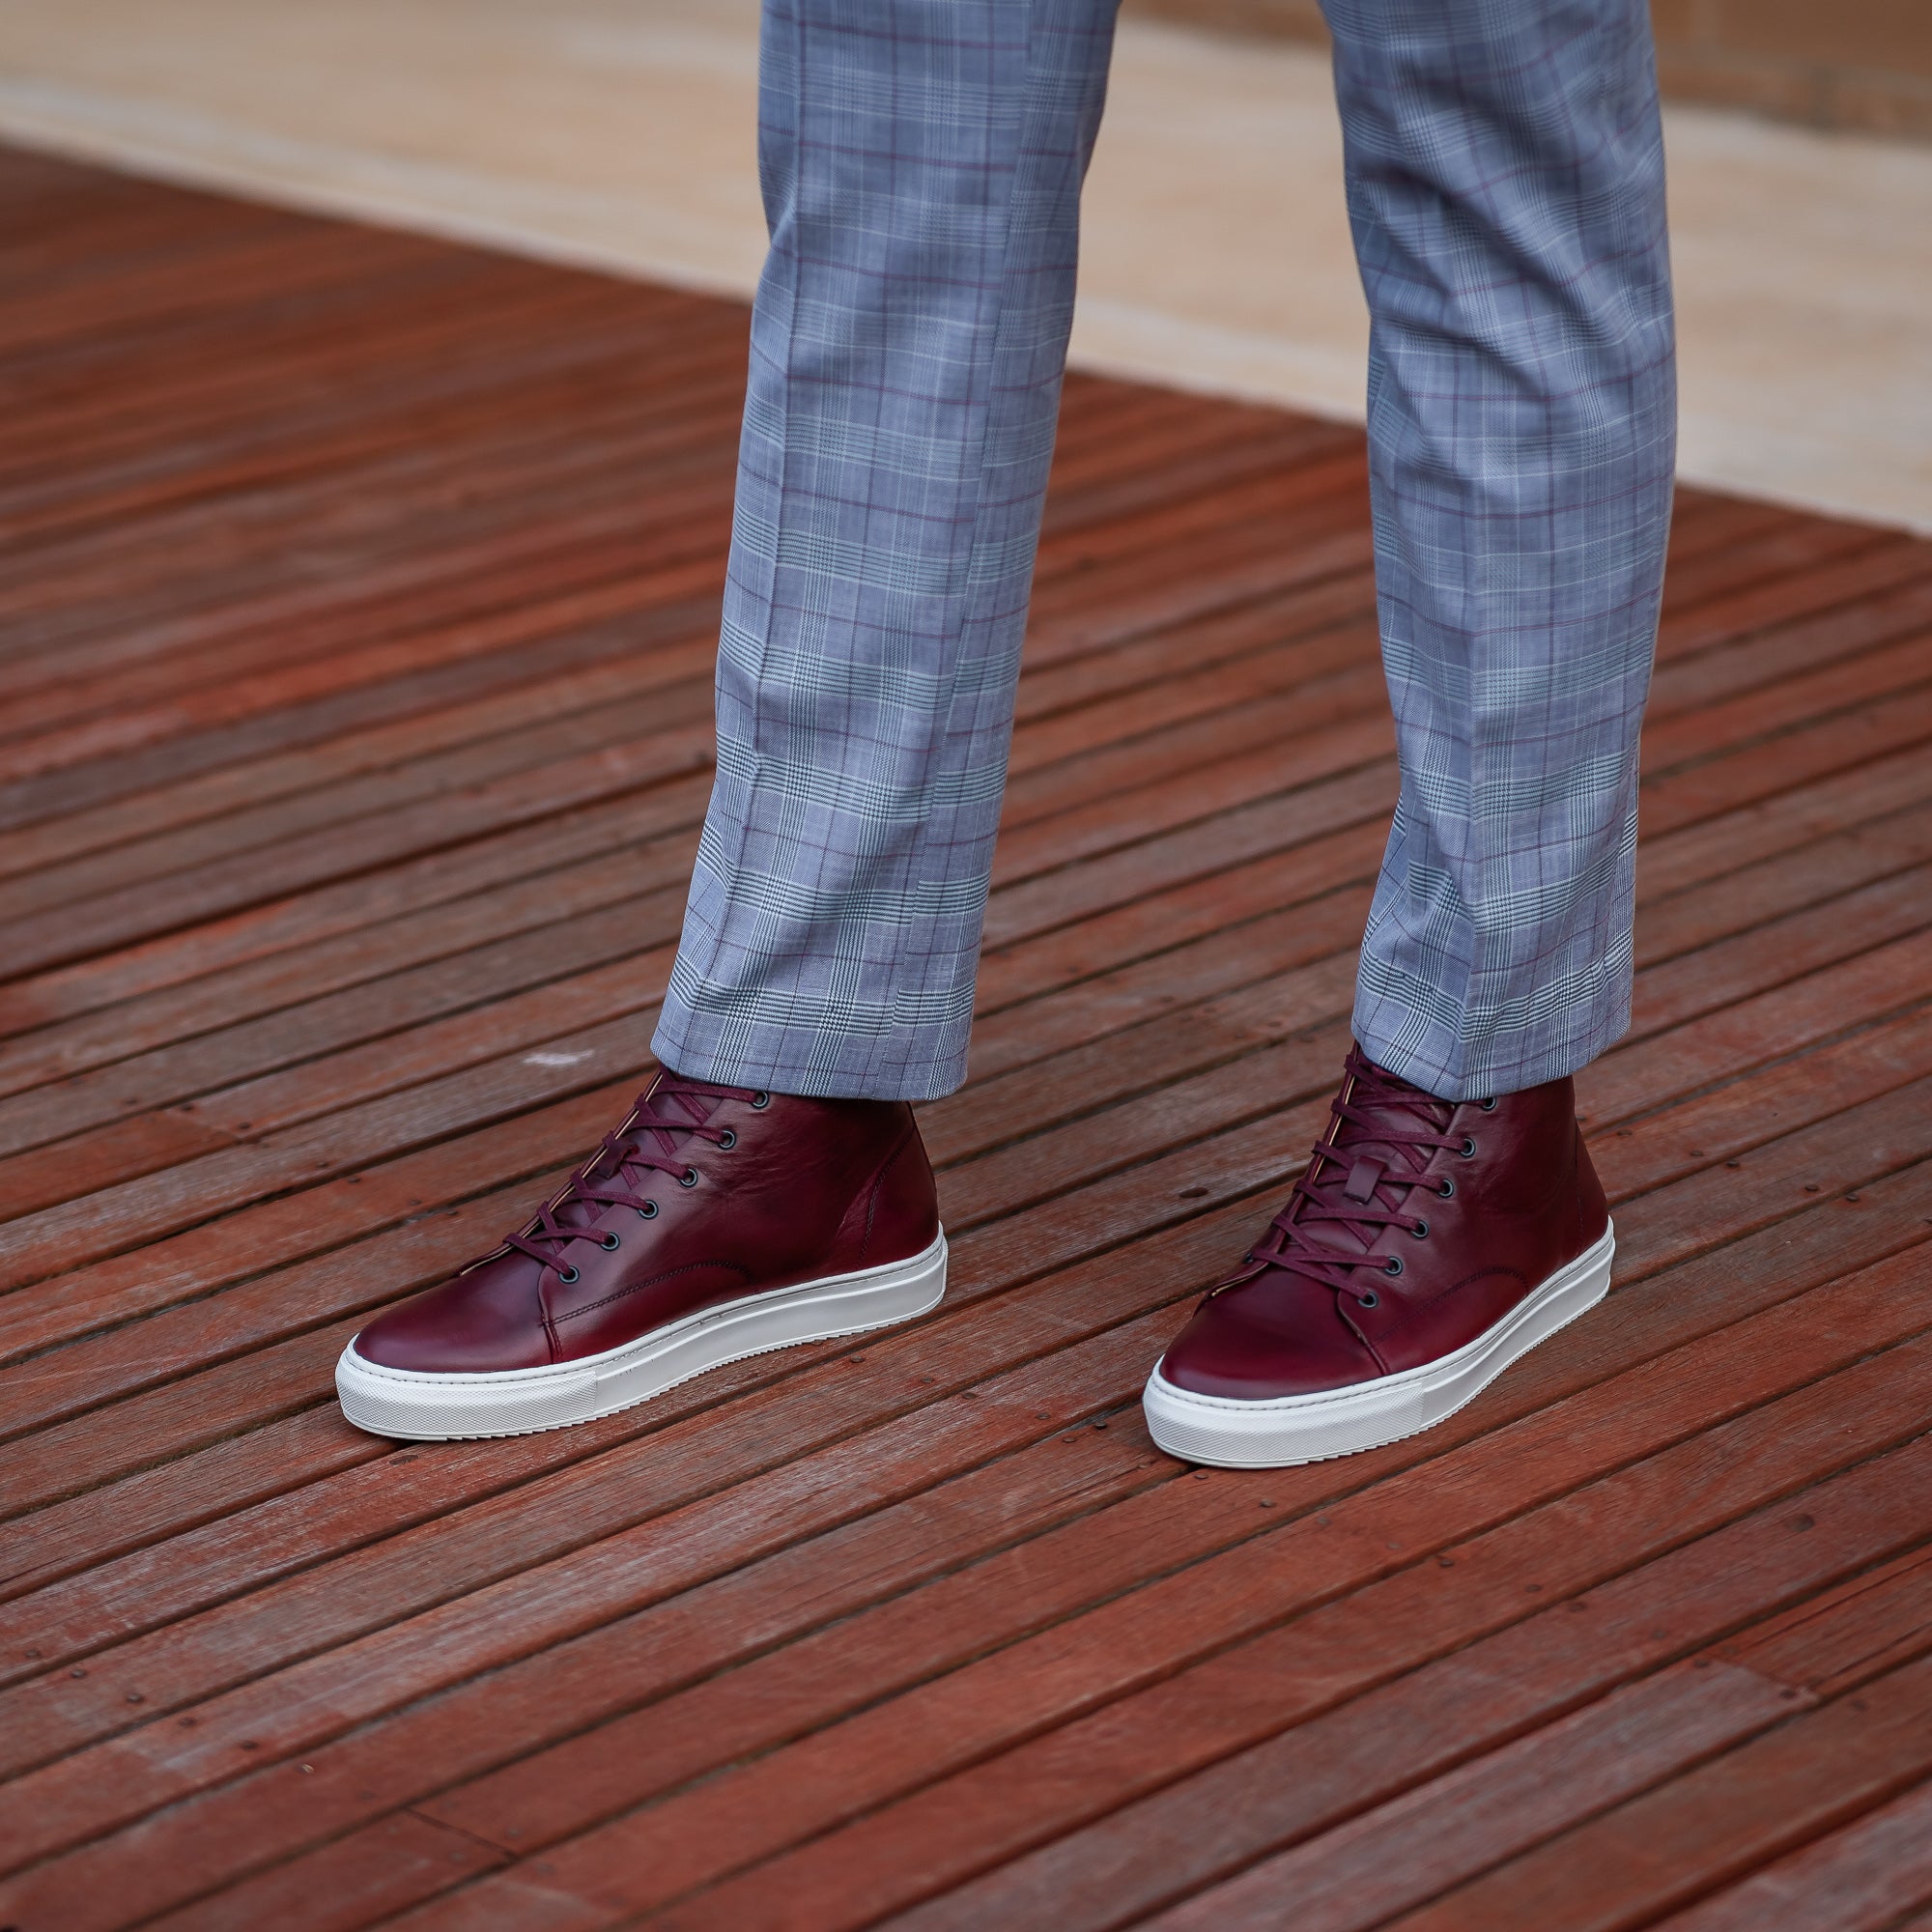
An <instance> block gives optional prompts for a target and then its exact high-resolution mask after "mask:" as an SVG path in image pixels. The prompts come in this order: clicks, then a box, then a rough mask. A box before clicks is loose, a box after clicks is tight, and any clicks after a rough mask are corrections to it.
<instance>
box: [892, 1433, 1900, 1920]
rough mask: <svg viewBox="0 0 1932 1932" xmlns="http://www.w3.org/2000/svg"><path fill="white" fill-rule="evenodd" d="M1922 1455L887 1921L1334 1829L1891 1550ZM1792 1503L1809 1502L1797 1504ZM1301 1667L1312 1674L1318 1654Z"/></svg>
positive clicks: (1143, 1901) (1032, 1903)
mask: <svg viewBox="0 0 1932 1932" xmlns="http://www.w3.org/2000/svg"><path fill="white" fill-rule="evenodd" d="M1925 1453H1926V1452H1925V1450H1924V1448H1923V1446H1922V1444H1909V1445H1907V1446H1906V1447H1904V1448H1901V1449H1899V1450H1895V1451H1893V1452H1891V1453H1890V1454H1889V1455H1888V1456H1885V1457H1881V1458H1879V1459H1878V1460H1877V1461H1875V1462H1873V1463H1866V1464H1863V1465H1861V1466H1858V1467H1854V1468H1852V1469H1849V1470H1847V1471H1846V1472H1845V1473H1843V1474H1842V1475H1839V1476H1835V1477H1832V1478H1829V1479H1828V1480H1826V1481H1825V1482H1823V1483H1821V1484H1818V1485H1816V1486H1814V1487H1812V1488H1810V1489H1807V1490H1804V1491H1802V1492H1798V1494H1797V1495H1796V1496H1794V1497H1786V1498H1782V1499H1780V1500H1779V1501H1777V1502H1776V1503H1774V1504H1772V1505H1770V1506H1768V1507H1767V1508H1764V1509H1761V1510H1759V1511H1756V1512H1754V1513H1753V1514H1751V1515H1749V1516H1747V1517H1745V1518H1743V1519H1741V1520H1739V1521H1737V1522H1735V1523H1732V1524H1730V1525H1728V1526H1727V1527H1725V1528H1723V1529H1719V1530H1718V1531H1716V1532H1714V1533H1712V1534H1710V1535H1708V1536H1704V1537H1701V1538H1697V1539H1695V1540H1693V1541H1691V1542H1690V1543H1687V1544H1685V1545H1683V1546H1681V1547H1680V1548H1676V1549H1674V1550H1672V1551H1670V1552H1668V1553H1667V1554H1665V1555H1663V1556H1661V1557H1658V1558H1656V1559H1654V1560H1652V1561H1650V1562H1648V1563H1645V1564H1642V1565H1640V1566H1638V1567H1637V1568H1635V1569H1634V1570H1630V1571H1627V1572H1625V1573H1624V1574H1623V1575H1621V1576H1618V1577H1612V1578H1610V1579H1609V1580H1607V1581H1605V1582H1604V1583H1600V1584H1598V1585H1596V1586H1595V1587H1593V1588H1591V1589H1588V1590H1585V1591H1583V1592H1582V1593H1581V1594H1579V1595H1576V1596H1572V1597H1568V1598H1566V1599H1564V1600H1562V1601H1560V1602H1555V1603H1551V1604H1548V1605H1547V1606H1545V1607H1543V1608H1541V1609H1538V1610H1536V1611H1535V1612H1533V1613H1532V1614H1531V1615H1530V1616H1529V1617H1527V1618H1526V1619H1525V1620H1524V1621H1522V1622H1520V1623H1516V1624H1513V1625H1511V1626H1509V1627H1508V1628H1506V1629H1504V1630H1502V1631H1499V1632H1497V1633H1495V1634H1492V1635H1491V1636H1489V1637H1486V1638H1483V1639H1481V1640H1479V1641H1478V1642H1476V1643H1473V1644H1470V1645H1468V1646H1467V1647H1465V1648H1463V1649H1461V1650H1457V1651H1452V1652H1450V1653H1448V1654H1447V1655H1445V1656H1443V1657H1441V1658H1439V1659H1437V1660H1436V1661H1435V1662H1432V1663H1428V1664H1425V1665H1423V1666H1422V1667H1421V1668H1420V1669H1417V1670H1412V1671H1409V1672H1407V1673H1406V1674H1403V1675H1399V1676H1396V1677H1394V1678H1392V1679H1391V1680H1389V1681H1388V1682H1387V1683H1385V1684H1382V1685H1380V1686H1379V1687H1378V1688H1377V1689H1374V1690H1369V1691H1367V1692H1366V1693H1364V1694H1360V1695H1356V1696H1352V1697H1349V1698H1347V1699H1346V1700H1345V1701H1343V1702H1341V1703H1339V1704H1336V1705H1334V1706H1332V1707H1331V1708H1329V1709H1327V1710H1326V1711H1324V1712H1323V1713H1322V1714H1321V1715H1319V1716H1316V1717H1313V1718H1310V1719H1305V1720H1304V1721H1302V1722H1301V1723H1299V1724H1296V1725H1294V1726H1293V1727H1290V1728H1287V1729H1283V1730H1280V1731H1277V1732H1275V1733H1274V1734H1272V1735H1270V1736H1268V1737H1267V1738H1265V1739H1264V1741H1263V1742H1261V1743H1259V1744H1255V1745H1252V1746H1249V1747H1247V1748H1245V1749H1243V1750H1240V1751H1237V1752H1236V1753H1234V1754H1233V1755H1230V1756H1227V1757H1223V1758H1221V1759H1219V1760H1217V1761H1215V1762H1213V1763H1211V1764H1209V1765H1208V1766H1207V1767H1206V1768H1205V1769H1203V1770H1200V1771H1197V1772H1194V1773H1192V1774H1190V1775H1189V1776H1184V1777H1181V1778H1179V1780H1177V1781H1175V1782H1173V1783H1170V1784H1166V1785H1164V1786H1162V1787H1161V1788H1158V1789H1155V1790H1153V1791H1151V1792H1150V1793H1149V1794H1148V1795H1147V1796H1146V1797H1144V1798H1140V1799H1138V1800H1136V1801H1134V1802H1133V1803H1131V1804H1127V1805H1125V1806H1123V1807H1122V1808H1121V1809H1120V1810H1119V1811H1117V1812H1114V1813H1112V1814H1110V1815H1107V1816H1103V1817H1100V1818H1097V1819H1095V1820H1094V1822H1093V1823H1092V1824H1090V1825H1087V1826H1085V1827H1083V1828H1082V1829H1080V1830H1079V1831H1077V1832H1074V1833H1068V1834H1067V1835H1065V1836H1064V1837H1062V1838H1060V1839H1058V1840H1056V1841H1054V1842H1051V1843H1049V1844H1046V1845H1043V1846H1041V1847H1040V1848H1039V1849H1038V1850H1037V1851H1035V1852H1032V1853H1029V1854H1027V1855H1025V1856H1024V1857H1022V1858H1019V1859H1017V1860H1014V1861H1010V1862H1009V1863H1007V1864H1006V1865H1004V1866H1001V1867H999V1868H996V1869H995V1870H993V1871H990V1872H988V1873H987V1874H986V1875H985V1876H984V1877H982V1878H980V1879H978V1880H975V1881H973V1882H971V1883H969V1884H967V1885H964V1886H961V1887H959V1888H957V1889H954V1890H952V1891H951V1892H948V1893H946V1894H943V1895H942V1896H940V1897H938V1898H936V1899H934V1900H933V1901H931V1902H930V1903H929V1904H927V1905H924V1906H922V1907H918V1908H915V1909H914V1910H913V1911H911V1912H909V1913H906V1914H904V1915H901V1916H900V1917H899V1918H897V1919H895V1923H902V1924H903V1925H904V1926H905V1927H906V1928H907V1932H964V1928H967V1927H970V1926H974V1925H984V1924H1027V1923H1029V1922H1032V1921H1033V1920H1034V1919H1035V1918H1039V1917H1041V1916H1043V1915H1046V1914H1052V1915H1054V1916H1055V1918H1056V1922H1059V1920H1060V1918H1061V1917H1062V1915H1064V1920H1065V1924H1066V1926H1067V1928H1068V1932H1100V1928H1104V1927H1107V1926H1111V1925H1116V1924H1120V1923H1122V1922H1123V1921H1127V1920H1138V1919H1140V1918H1143V1917H1145V1916H1146V1915H1149V1914H1151V1913H1153V1912H1155V1911H1157V1910H1158V1909H1159V1908H1160V1907H1161V1906H1163V1905H1166V1904H1170V1903H1172V1902H1174V1901H1177V1900H1179V1899H1185V1898H1187V1897H1188V1896H1189V1895H1190V1894H1193V1893H1198V1892H1200V1891H1201V1890H1202V1889H1203V1888H1204V1887H1206V1886H1208V1885H1209V1884H1211V1883H1212V1882H1214V1881H1215V1880H1216V1879H1222V1878H1226V1877H1228V1876H1230V1875H1231V1874H1236V1873H1239V1872H1241V1871H1243V1870H1244V1869H1247V1868H1250V1867H1254V1866H1255V1865H1256V1862H1257V1861H1258V1860H1259V1859H1262V1858H1264V1857H1265V1856H1268V1855H1271V1854H1278V1853H1279V1850H1280V1848H1282V1847H1284V1846H1289V1847H1297V1846H1305V1845H1309V1844H1310V1843H1312V1842H1314V1841H1317V1840H1319V1838H1320V1836H1321V1834H1322V1833H1327V1832H1334V1831H1341V1830H1346V1829H1347V1822H1348V1821H1350V1820H1351V1819H1357V1818H1361V1817H1363V1816H1364V1815H1365V1814H1366V1813H1367V1812H1369V1811H1370V1810H1371V1808H1372V1807H1374V1806H1375V1805H1377V1804H1386V1803H1389V1802H1390V1801H1391V1800H1393V1799H1395V1798H1396V1797H1397V1796H1398V1795H1399V1794H1402V1793H1405V1792H1410V1791H1414V1790H1416V1789H1417V1788H1419V1787H1420V1786H1422V1785H1423V1784H1425V1783H1426V1782H1427V1781H1428V1780H1429V1779H1430V1778H1432V1777H1434V1776H1443V1775H1445V1774H1450V1773H1453V1771H1454V1770H1455V1768H1456V1767H1458V1766H1460V1765H1464V1764H1467V1763H1470V1762H1471V1761H1472V1760H1473V1759H1475V1758H1476V1757H1477V1755H1478V1754H1479V1753H1481V1752H1482V1751H1484V1750H1486V1749H1493V1748H1495V1747H1501V1746H1506V1745H1507V1744H1508V1743H1509V1741H1511V1740H1512V1739H1514V1738H1518V1737H1524V1736H1529V1735H1533V1733H1534V1729H1535V1727H1536V1726H1537V1725H1539V1724H1541V1723H1544V1722H1548V1720H1550V1719H1559V1718H1560V1717H1561V1716H1562V1714H1563V1713H1565V1712H1566V1711H1570V1710H1574V1709H1576V1708H1577V1707H1578V1706H1579V1705H1586V1704H1587V1703H1588V1702H1589V1701H1590V1700H1592V1699H1594V1698H1597V1697H1600V1696H1601V1695H1603V1693H1604V1692H1605V1691H1606V1690H1612V1689H1613V1688H1614V1687H1615V1686H1616V1685H1618V1684H1619V1683H1620V1682H1623V1681H1626V1680H1627V1679H1629V1678H1631V1677H1634V1676H1636V1675H1638V1674H1639V1673H1642V1672H1645V1671H1651V1670H1656V1669H1658V1668H1659V1667H1660V1666H1666V1667H1667V1666H1669V1665H1670V1664H1671V1663H1672V1662H1673V1660H1676V1659H1681V1658H1684V1657H1686V1656H1687V1655H1690V1654H1691V1653H1693V1652H1695V1651H1697V1650H1698V1648H1699V1646H1700V1645H1704V1644H1707V1643H1708V1642H1709V1640H1710V1639H1711V1638H1712V1637H1713V1636H1714V1635H1717V1634H1719V1633H1721V1632H1722V1631H1723V1630H1724V1629H1725V1628H1726V1627H1727V1626H1729V1625H1732V1624H1735V1623H1740V1622H1746V1621H1747V1620H1748V1619H1749V1618H1750V1617H1751V1616H1752V1615H1753V1614H1759V1615H1761V1614H1762V1612H1763V1610H1764V1608H1765V1607H1766V1606H1767V1605H1776V1603H1778V1602H1779V1601H1780V1600H1786V1601H1788V1600H1789V1599H1791V1598H1794V1597H1802V1596H1804V1595H1805V1594H1806V1593H1807V1592H1808V1591H1809V1590H1811V1589H1813V1588H1815V1587H1816V1586H1817V1585H1818V1584H1821V1583H1830V1582H1831V1581H1832V1580H1833V1578H1834V1577H1838V1576H1841V1575H1843V1574H1844V1573H1845V1572H1846V1571H1847V1570H1856V1569H1858V1568H1859V1567H1860V1566H1861V1564H1862V1563H1864V1562H1866V1561H1869V1560H1870V1559H1871V1557H1872V1555H1873V1554H1874V1553H1880V1552H1884V1551H1885V1550H1887V1549H1888V1548H1895V1547H1896V1545H1897V1542H1898V1539H1899V1535H1900V1527H1899V1522H1898V1511H1897V1507H1896V1498H1897V1494H1898V1487H1897V1486H1898V1484H1899V1483H1900V1482H1901V1481H1902V1480H1909V1478H1908V1476H1907V1471H1908V1469H1909V1468H1912V1467H1916V1466H1918V1465H1919V1463H1920V1462H1921V1461H1922V1459H1923V1457H1924V1455H1925ZM1800 1501H1802V1503H1803V1504H1804V1508H1803V1510H1797V1509H1794V1503H1796V1502H1800ZM1460 1560H1461V1559H1460V1556H1459V1557H1458V1558H1456V1559H1452V1561H1457V1562H1459V1561H1460ZM1428 1580H1429V1579H1428V1577H1427V1571H1426V1569H1424V1570H1423V1571H1421V1572H1419V1573H1417V1576H1416V1578H1415V1582H1414V1585H1413V1587H1412V1588H1411V1589H1410V1591H1409V1592H1408V1595H1409V1597H1410V1599H1411V1600H1412V1602H1413V1605H1414V1607H1413V1608H1411V1609H1409V1610H1407V1611H1406V1617H1408V1618H1412V1617H1413V1616H1415V1615H1416V1614H1417V1612H1418V1611H1426V1604H1427V1595H1426V1593H1425V1590H1424V1588H1423V1585H1424V1583H1425V1582H1426V1581H1428ZM1435 1581H1436V1583H1437V1585H1438V1590H1439V1585H1440V1582H1441V1579H1439V1578H1438V1579H1435ZM1328 1623H1329V1633H1327V1634H1323V1635H1322V1636H1321V1637H1320V1638H1319V1639H1318V1638H1317V1637H1316V1634H1315V1633H1314V1632H1312V1631H1311V1630H1310V1629H1309V1628H1308V1627H1307V1626H1305V1625H1303V1626H1291V1630H1292V1631H1293V1633H1294V1634H1298V1635H1300V1636H1301V1637H1302V1638H1303V1640H1304V1641H1308V1642H1311V1643H1312V1642H1314V1641H1318V1640H1319V1641H1322V1642H1326V1643H1331V1644H1334V1645H1336V1646H1338V1647H1339V1646H1340V1645H1341V1644H1343V1643H1344V1642H1346V1641H1347V1637H1348V1632H1347V1629H1346V1627H1345V1625H1344V1623H1343V1620H1342V1619H1341V1618H1340V1616H1338V1615H1330V1616H1329V1618H1328ZM1310 1666H1311V1667H1310V1670H1309V1677H1310V1680H1311V1682H1313V1683H1316V1684H1319V1683H1320V1681H1321V1660H1320V1659H1319V1658H1315V1659H1311V1660H1310ZM1780 1701H1782V1700H1780ZM1344 1842H1345V1843H1346V1840H1345V1841H1344ZM1290 1856H1293V1854H1290ZM1210 1895H1211V1894H1210Z"/></svg>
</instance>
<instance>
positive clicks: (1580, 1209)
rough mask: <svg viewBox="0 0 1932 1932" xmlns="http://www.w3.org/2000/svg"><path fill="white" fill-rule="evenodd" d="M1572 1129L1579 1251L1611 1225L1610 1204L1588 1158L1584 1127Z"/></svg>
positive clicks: (1600, 1237) (1573, 1127) (1593, 1164)
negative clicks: (1575, 1147)
mask: <svg viewBox="0 0 1932 1932" xmlns="http://www.w3.org/2000/svg"><path fill="white" fill-rule="evenodd" d="M1571 1131H1572V1132H1573V1133H1575V1135H1576V1136H1577V1151H1576V1161H1577V1236H1578V1247H1579V1250H1580V1249H1581V1248H1587V1247H1589V1246H1590V1245H1591V1244H1592V1243H1594V1242H1596V1241H1599V1240H1601V1239H1602V1238H1603V1235H1604V1230H1605V1228H1607V1227H1608V1226H1609V1225H1610V1203H1609V1197H1608V1196H1607V1195H1606V1194H1605V1192H1604V1183H1603V1182H1602V1181H1601V1180H1600V1179H1598V1178H1597V1166H1596V1163H1595V1162H1594V1161H1593V1160H1592V1159H1591V1158H1590V1150H1589V1148H1588V1146H1587V1145H1586V1144H1585V1142H1584V1140H1583V1129H1582V1128H1581V1127H1580V1126H1575V1125H1573V1126H1572V1129H1571Z"/></svg>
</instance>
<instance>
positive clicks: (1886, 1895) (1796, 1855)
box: [1663, 1783, 1932, 1932]
mask: <svg viewBox="0 0 1932 1932" xmlns="http://www.w3.org/2000/svg"><path fill="white" fill-rule="evenodd" d="M1928 1902H1932V1783H1928V1784H1921V1785H1919V1786H1918V1787H1917V1789H1915V1790H1912V1791H1908V1792H1907V1793H1905V1795H1904V1796H1903V1797H1901V1798H1896V1799H1894V1800H1892V1802H1891V1803H1890V1804H1882V1805H1880V1806H1879V1807H1878V1809H1877V1810H1875V1811H1872V1812H1869V1813H1867V1814H1866V1816H1864V1817H1863V1818H1861V1819H1859V1820H1858V1821H1857V1823H1855V1824H1851V1825H1846V1826H1842V1827H1840V1828H1839V1830H1837V1831H1835V1832H1832V1833H1827V1834H1826V1836H1824V1837H1823V1838H1821V1839H1819V1840H1818V1841H1817V1842H1816V1843H1814V1844H1811V1845H1807V1846H1805V1847H1804V1849H1803V1850H1802V1851H1798V1852H1793V1853H1791V1854H1790V1855H1789V1856H1788V1857H1786V1858H1782V1859H1779V1860H1778V1861H1776V1863H1774V1864H1772V1865H1771V1866H1769V1867H1768V1868H1767V1869H1766V1870H1764V1871H1761V1872H1758V1873H1756V1874H1755V1875H1754V1876H1752V1877H1751V1878H1748V1879H1746V1880H1744V1881H1743V1882H1742V1883H1741V1884H1738V1885H1734V1886H1731V1887H1730V1888H1729V1889H1726V1890H1724V1891H1720V1892H1719V1893H1717V1894H1716V1895H1715V1896H1714V1897H1711V1898H1709V1899H1706V1900H1705V1901H1704V1902H1703V1903H1701V1904H1699V1905H1693V1906H1691V1907H1690V1909H1689V1910H1688V1911H1685V1912H1681V1913H1677V1914H1675V1915H1673V1916H1672V1917H1671V1918H1668V1919H1666V1920H1664V1921H1663V1922H1664V1923H1665V1924H1666V1925H1667V1926H1668V1927H1669V1928H1670V1932H1759V1928H1761V1927H1764V1926H1767V1925H1776V1927H1777V1928H1778V1932H1891V1928H1893V1927H1896V1926H1898V1925H1899V1923H1900V1920H1901V1918H1902V1916H1903V1915H1906V1914H1910V1913H1912V1911H1913V1908H1914V1907H1915V1906H1921V1905H1925V1904H1927V1903H1928Z"/></svg>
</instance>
